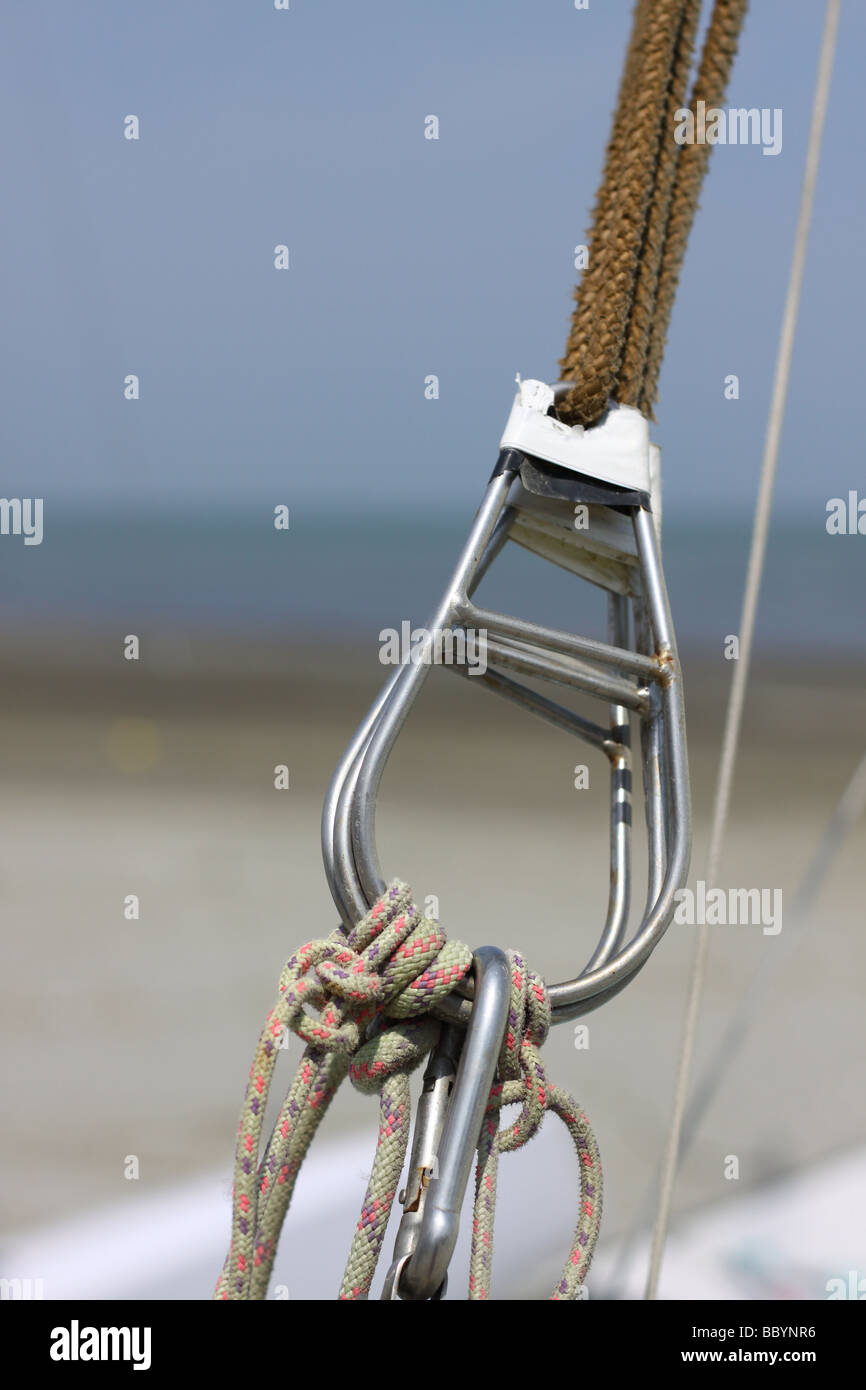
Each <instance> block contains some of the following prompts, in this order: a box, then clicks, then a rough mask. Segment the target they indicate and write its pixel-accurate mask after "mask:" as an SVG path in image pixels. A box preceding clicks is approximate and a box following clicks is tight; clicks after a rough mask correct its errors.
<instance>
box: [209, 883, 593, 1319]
mask: <svg viewBox="0 0 866 1390" xmlns="http://www.w3.org/2000/svg"><path fill="white" fill-rule="evenodd" d="M471 963H472V953H471V952H470V950H469V948H468V947H467V946H464V945H462V944H461V943H460V942H447V941H446V939H445V935H444V933H443V932H442V930H441V928H440V927H439V925H438V923H435V922H431V921H429V920H428V919H427V918H424V917H422V915H421V914H420V913H419V911H418V909H417V908H416V907H415V904H414V903H413V902H412V897H411V893H410V891H409V889H408V888H407V887H406V885H405V884H403V883H400V882H399V881H396V880H395V882H393V883H391V884H390V885H389V886H388V888H387V889H386V890H385V892H384V893H383V895H382V897H381V898H380V899H379V901H378V902H377V903H376V904H375V905H374V907H373V908H372V909H371V910H370V912H369V913H368V914H367V916H366V917H365V918H363V920H362V921H361V922H359V923H358V925H357V926H356V927H355V928H354V930H353V931H352V932H351V933H350V935H349V937H348V939H347V938H346V937H345V936H344V935H343V934H342V932H337V933H335V934H334V935H333V936H331V937H329V938H327V939H323V940H318V941H311V942H308V943H307V944H306V945H304V946H302V947H301V949H300V950H299V951H298V952H296V953H295V955H293V956H292V957H291V958H290V960H289V961H288V962H287V964H286V966H285V968H284V970H283V973H282V975H281V977H280V997H279V999H278V1000H277V1003H276V1005H275V1006H274V1008H273V1009H272V1010H271V1012H270V1014H269V1015H268V1018H267V1020H266V1022H265V1027H264V1029H263V1032H262V1034H261V1037H260V1039H259V1043H258V1046H257V1048H256V1052H255V1055H254V1057H253V1064H252V1067H251V1069H250V1075H249V1082H248V1085H247V1092H246V1096H245V1099H244V1105H243V1109H242V1111H241V1119H240V1125H239V1128H238V1143H237V1149H236V1154H235V1181H234V1189H233V1197H232V1238H231V1246H230V1249H229V1253H228V1255H227V1257H226V1261H225V1264H224V1266H223V1270H222V1273H221V1275H220V1278H219V1280H218V1283H217V1287H216V1292H215V1297H217V1298H219V1299H262V1298H264V1297H266V1294H267V1286H268V1281H269V1278H270V1273H271V1270H272V1268H273V1261H274V1257H275V1255H276V1249H277V1242H278V1240H279V1235H280V1231H281V1228H282V1225H283V1221H284V1219H285V1215H286V1212H287V1210H288V1207H289V1203H290V1201H291V1196H292V1193H293V1190H294V1185H295V1182H296V1180H297V1176H298V1172H299V1170H300V1167H301V1164H302V1162H303V1159H304V1157H305V1156H306V1153H307V1151H308V1149H309V1146H310V1143H311V1142H312V1139H313V1136H314V1135H315V1132H316V1130H317V1128H318V1126H319V1124H320V1123H321V1120H322V1118H323V1116H324V1114H325V1111H326V1110H327V1107H328V1105H329V1104H330V1101H331V1099H332V1098H333V1095H334V1093H335V1091H336V1089H337V1087H338V1086H339V1084H340V1082H341V1081H342V1080H343V1079H344V1077H345V1076H346V1074H347V1073H348V1075H349V1076H350V1078H351V1080H352V1083H353V1085H355V1086H357V1087H358V1088H359V1089H360V1090H362V1091H365V1092H368V1093H370V1092H375V1091H378V1092H379V1137H378V1142H377V1146H376V1154H375V1158H374V1162H373V1168H372V1172H371V1174H370V1180H369V1183H368V1186H367V1191H366V1193H365V1196H364V1201H363V1205H362V1208H361V1215H360V1218H359V1220H358V1223H357V1227H356V1230H355V1234H354V1237H353V1240H352V1245H351V1249H350V1252H349V1258H348V1261H347V1264H346V1271H345V1274H344V1276H343V1282H342V1286H341V1289H340V1298H341V1299H343V1300H350V1301H351V1300H357V1299H364V1298H366V1297H367V1296H368V1293H369V1289H370V1285H371V1283H372V1279H373V1275H374V1273H375V1269H376V1264H377V1261H378V1258H379V1254H380V1251H381V1247H382V1241H383V1239H384V1235H385V1230H386V1227H387V1225H388V1219H389V1217H390V1214H391V1209H392V1206H393V1202H394V1196H395V1193H396V1190H397V1186H398V1183H399V1179H400V1174H401V1172H402V1169H403V1165H404V1162H405V1158H406V1149H407V1145H408V1138H409V1123H410V1118H411V1103H410V1102H411V1097H410V1090H409V1079H408V1078H409V1074H410V1073H411V1072H412V1071H413V1070H414V1069H415V1068H416V1067H417V1066H418V1065H419V1064H420V1063H421V1062H422V1061H423V1059H424V1057H425V1056H426V1055H427V1053H429V1051H430V1050H431V1048H432V1047H433V1046H434V1045H435V1043H436V1041H437V1039H438V1036H439V1028H440V1025H439V1024H438V1023H437V1022H436V1021H435V1020H434V1019H432V1018H431V1017H429V1010H430V1009H431V1008H432V1007H433V1006H435V1004H436V1002H437V1000H439V999H441V998H442V997H444V995H446V994H449V993H450V992H451V991H452V990H453V988H454V986H455V984H456V983H457V982H458V981H459V980H460V979H462V978H463V976H464V975H465V974H466V973H467V972H468V970H469V969H470V967H471ZM509 964H510V968H511V972H512V1000H511V1010H510V1014H509V1023H508V1027H507V1030H506V1037H505V1041H504V1043H503V1048H502V1054H501V1057H500V1073H501V1076H502V1078H503V1081H504V1085H498V1086H496V1087H494V1090H493V1091H492V1092H491V1098H490V1102H489V1107H488V1114H493V1115H495V1114H496V1113H498V1110H499V1108H500V1107H501V1106H502V1105H504V1104H510V1103H512V1102H517V1101H519V1102H521V1103H522V1110H521V1117H520V1119H519V1120H518V1122H517V1124H516V1126H512V1128H511V1129H510V1130H509V1131H507V1132H505V1133H504V1134H503V1135H497V1133H496V1125H495V1122H493V1125H492V1129H490V1128H489V1124H488V1128H487V1131H486V1134H485V1137H484V1138H483V1140H482V1146H481V1149H480V1158H479V1177H478V1184H477V1195H476V1210H475V1226H474V1234H473V1257H472V1258H473V1270H474V1271H475V1272H474V1274H473V1283H472V1284H471V1285H470V1288H471V1292H470V1297H472V1298H483V1297H487V1290H488V1288H489V1256H490V1254H492V1230H493V1226H492V1223H493V1205H494V1203H495V1175H496V1163H497V1161H498V1154H499V1151H500V1149H509V1148H516V1147H519V1146H520V1145H521V1144H523V1143H526V1142H527V1141H528V1139H530V1138H531V1137H532V1136H533V1135H534V1134H535V1133H536V1131H537V1129H538V1126H539V1124H540V1122H541V1119H542V1118H543V1115H544V1113H545V1111H546V1110H548V1109H550V1110H553V1111H554V1112H555V1113H556V1114H558V1115H559V1116H560V1117H561V1118H562V1119H563V1120H564V1122H565V1123H566V1125H567V1126H568V1128H569V1131H570V1132H571V1135H572V1139H573V1141H574V1143H575V1147H576V1149H577V1152H578V1156H579V1158H580V1162H581V1169H580V1184H581V1209H580V1212H579V1215H578V1222H577V1227H576V1230H575V1236H574V1240H573V1242H572V1249H571V1252H570V1255H569V1259H568V1263H567V1265H566V1269H565V1272H564V1274H563V1277H562V1279H561V1280H560V1281H559V1283H558V1284H557V1288H556V1289H555V1290H554V1293H553V1295H552V1297H554V1298H576V1297H577V1296H578V1294H579V1292H580V1289H581V1287H582V1281H583V1279H584V1276H585V1274H586V1271H587V1269H588V1268H589V1263H590V1260H591V1258H592V1253H593V1249H594V1247H595V1242H596V1239H597V1236H598V1227H599V1222H600V1219H601V1165H600V1160H599V1157H598V1149H597V1147H596V1144H595V1140H594V1138H593V1136H592V1131H591V1130H590V1129H589V1125H588V1122H587V1121H586V1117H585V1116H583V1115H582V1114H581V1113H580V1111H579V1108H578V1107H577V1105H576V1103H575V1102H574V1101H573V1100H572V1099H571V1098H570V1097H569V1096H567V1095H566V1094H565V1093H564V1092H562V1091H560V1090H558V1089H557V1088H556V1087H551V1086H549V1085H548V1083H547V1080H546V1076H545V1074H544V1069H543V1066H542V1064H541V1059H540V1056H539V1053H538V1048H539V1047H540V1045H541V1043H542V1042H543V1041H544V1038H545V1037H546V1035H547V1031H548V1029H549V1026H550V1001H549V999H548V996H547V990H546V989H545V987H544V984H543V982H542V981H541V980H540V979H539V978H538V977H537V976H535V975H532V974H531V972H528V971H527V970H526V967H525V965H524V963H523V961H522V959H521V957H519V956H518V955H517V954H516V953H514V952H511V953H509ZM311 1007H312V1008H314V1009H318V1010H319V1014H318V1017H316V1016H315V1015H314V1014H312V1013H310V1012H308V1010H310V1008H311ZM287 1029H291V1030H292V1031H294V1032H295V1033H297V1034H298V1035H299V1036H301V1037H302V1038H303V1039H304V1040H305V1041H306V1042H307V1048H306V1051H305V1052H304V1055H303V1057H302V1059H301V1064H300V1066H299V1068H298V1071H297V1074H296V1076H295V1078H294V1081H293V1083H292V1085H291V1087H290V1089H289V1093H288V1096H287V1097H286V1101H285V1103H284V1105H283V1107H282V1110H281V1112H280V1115H279V1117H278V1119H277V1122H276V1125H275V1127H274V1131H273V1134H272V1135H271V1139H270V1142H269V1143H268V1146H267V1149H266V1150H265V1153H264V1156H263V1158H262V1160H261V1162H260V1163H259V1162H258V1151H259V1146H260V1142H261V1135H262V1127H263V1120H264V1111H265V1106H266V1104H267V1098H268V1093H269V1090H270V1086H271V1082H272V1080H273V1076H274V1071H275V1067H276V1062H277V1057H278V1054H279V1051H280V1048H281V1046H282V1042H283V1039H284V1036H285V1034H286V1030H287ZM484 1250H486V1251H487V1256H486V1263H485V1259H484V1254H483V1252H484ZM479 1260H481V1264H482V1266H483V1269H481V1270H480V1272H479V1269H478V1265H479Z"/></svg>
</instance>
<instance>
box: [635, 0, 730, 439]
mask: <svg viewBox="0 0 866 1390" xmlns="http://www.w3.org/2000/svg"><path fill="white" fill-rule="evenodd" d="M747 8H748V0H716V4H715V6H714V8H713V13H712V18H711V19H710V26H709V29H708V30H707V37H706V41H705V43H704V50H703V54H702V56H701V64H700V68H699V70H698V75H697V78H696V79H695V85H694V90H693V92H692V99H691V102H690V103H689V106H690V109H691V111H692V113H694V112H695V111H696V110H697V103H698V102H699V101H704V102H706V105H707V107H711V106H721V104H722V102H723V101H724V99H725V93H726V92H727V90H728V82H729V80H730V76H731V70H732V69H733V66H734V59H735V57H736V56H737V45H738V42H739V37H740V30H741V29H742V26H743V20H744V19H745V15H746V9H747ZM711 149H712V146H711V145H707V144H701V145H699V144H692V145H683V146H681V147H680V148H679V153H678V156H677V162H676V182H675V184H674V188H673V193H672V196H671V203H670V216H669V219H668V226H667V231H666V234H665V245H664V256H663V259H662V265H661V270H660V274H659V282H658V289H657V292H656V307H655V315H654V318H653V324H652V335H651V339H650V344H649V349H648V352H647V360H646V366H645V370H644V377H643V386H642V389H641V393H640V396H639V397H638V398H637V399H636V400H635V401H634V404H635V405H637V406H638V408H639V409H640V410H642V411H643V413H644V414H645V415H650V414H651V413H652V409H653V406H654V405H655V401H656V395H657V392H658V379H659V372H660V371H661V364H662V357H663V355H664V350H665V344H666V342H667V333H668V326H669V324H670V319H671V313H672V311H673V306H674V296H675V295H676V292H677V285H678V284H679V279H680V271H681V270H682V266H683V261H684V259H685V254H686V247H687V246H688V240H689V233H690V232H691V230H692V223H693V222H694V220H695V213H696V212H697V210H698V198H699V196H700V191H701V185H702V184H703V181H704V175H705V173H706V171H707V165H708V164H709V159H710V150H711Z"/></svg>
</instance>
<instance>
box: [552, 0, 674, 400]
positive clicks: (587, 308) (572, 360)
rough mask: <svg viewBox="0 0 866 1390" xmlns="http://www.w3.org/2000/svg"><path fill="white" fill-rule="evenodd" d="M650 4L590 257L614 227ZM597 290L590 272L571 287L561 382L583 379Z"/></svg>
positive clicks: (644, 2)
mask: <svg viewBox="0 0 866 1390" xmlns="http://www.w3.org/2000/svg"><path fill="white" fill-rule="evenodd" d="M651 5H652V0H637V4H636V5H635V10H634V19H633V21H632V31H631V39H630V40H629V46H628V52H627V53H626V58H625V65H624V67H623V73H622V77H621V79H620V85H619V95H618V97H617V103H616V111H615V113H614V120H613V129H612V130H611V134H610V139H609V141H608V145H607V152H606V155H605V162H604V175H603V177H602V181H601V184H600V186H599V190H598V194H597V196H596V201H595V207H594V209H593V214H592V228H593V231H592V243H593V255H594V254H595V249H596V247H603V246H605V245H606V244H607V240H608V237H609V236H610V234H611V232H612V230H613V227H614V221H615V212H616V195H617V192H618V190H619V186H620V178H621V175H622V167H623V151H624V148H625V143H626V140H627V139H628V138H629V135H630V117H631V111H632V109H633V107H634V104H635V92H636V89H637V81H638V77H639V75H640V63H641V57H642V54H643V40H644V33H645V30H646V21H647V15H648V14H649V11H650V8H651ZM590 264H592V262H590ZM598 290H599V277H598V276H597V275H595V274H594V273H593V274H590V273H587V274H585V275H584V276H582V278H581V280H580V282H579V283H578V285H577V286H576V287H575V290H574V296H573V297H574V299H575V300H578V299H579V302H580V304H581V312H580V314H577V313H576V314H575V315H574V318H573V321H572V328H571V333H570V335H569V339H568V343H567V344H566V349H565V356H564V357H563V359H562V361H561V362H560V375H561V379H562V380H563V381H579V380H580V379H581V378H582V377H583V371H584V364H585V361H586V354H587V351H588V349H589V339H590V328H591V325H592V315H591V305H592V303H593V300H594V299H596V298H597V297H598Z"/></svg>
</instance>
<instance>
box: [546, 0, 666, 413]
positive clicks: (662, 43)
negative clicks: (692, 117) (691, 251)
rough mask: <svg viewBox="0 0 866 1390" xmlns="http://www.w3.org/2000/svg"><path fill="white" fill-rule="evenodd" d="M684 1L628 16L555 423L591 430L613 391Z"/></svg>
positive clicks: (660, 2) (661, 1)
mask: <svg viewBox="0 0 866 1390" xmlns="http://www.w3.org/2000/svg"><path fill="white" fill-rule="evenodd" d="M685 3H686V0H655V3H654V4H652V5H651V6H650V7H649V8H648V9H647V10H646V13H645V14H644V13H643V12H642V11H641V10H639V11H638V12H637V14H636V21H637V22H638V24H639V25H640V26H641V29H642V33H643V38H642V41H641V42H639V45H638V46H639V58H638V59H637V63H636V67H637V72H636V76H635V77H634V79H633V81H632V83H631V89H630V97H631V105H630V107H629V106H628V105H627V107H626V125H625V128H624V130H623V131H622V133H621V135H620V136H619V137H618V140H617V144H618V147H619V162H620V166H621V167H620V174H619V180H618V183H617V186H616V190H615V193H614V195H613V198H614V202H613V206H612V207H611V208H610V212H609V217H606V224H607V226H608V230H607V234H606V235H605V237H604V240H602V239H601V238H600V237H599V235H598V231H597V230H596V228H593V231H592V233H591V236H590V257H589V266H588V268H587V271H586V274H585V275H584V277H583V279H582V281H581V290H582V289H583V284H584V283H585V282H588V284H589V303H590V306H591V311H589V310H587V311H585V310H584V303H585V299H584V296H583V294H582V293H581V292H579V293H578V303H577V308H576V310H575V319H580V318H582V317H583V316H584V313H586V319H587V322H586V324H585V325H584V326H583V328H582V330H581V331H582V332H583V333H584V334H586V336H587V337H588V343H587V347H586V351H585V352H584V353H583V354H582V357H583V362H582V367H583V370H582V372H581V375H580V377H579V379H578V384H577V386H576V387H575V388H574V389H573V390H572V391H571V392H570V393H569V394H568V396H567V397H566V398H565V400H564V401H563V402H562V403H561V407H560V418H562V419H568V420H571V421H574V422H579V423H581V424H587V425H588V424H592V423H593V422H594V421H595V420H597V419H598V418H599V417H600V416H601V415H602V413H603V412H604V410H605V408H606V406H607V403H608V400H609V399H610V397H611V396H612V394H613V392H614V390H615V388H616V385H617V381H618V377H619V370H620V366H621V363H622V356H623V351H624V349H625V337H626V331H627V327H628V320H629V316H630V314H631V308H632V302H633V300H634V291H635V285H636V282H637V273H638V266H639V264H640V253H641V248H642V245H643V238H644V230H645V227H646V221H647V216H648V214H649V208H650V202H651V199H652V194H653V188H654V185H655V181H656V168H657V164H658V158H659V149H660V146H661V140H662V128H663V124H664V119H665V114H666V111H667V89H668V83H669V80H670V71H671V66H672V63H673V58H674V49H675V46H676V40H677V35H678V34H679V30H680V25H681V22H682V17H683V11H684V9H685ZM566 355H567V356H568V353H566Z"/></svg>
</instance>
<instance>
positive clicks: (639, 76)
mask: <svg viewBox="0 0 866 1390" xmlns="http://www.w3.org/2000/svg"><path fill="white" fill-rule="evenodd" d="M746 6H747V0H716V4H715V7H714V10H713V14H712V18H711V21H710V25H709V28H708V31H707V37H706V41H705V44H704V50H703V55H702V58H701V65H700V69H699V73H698V77H697V79H696V81H695V86H694V90H693V93H692V99H691V107H692V109H693V110H694V109H695V107H696V103H697V101H698V100H705V101H706V102H707V104H708V105H719V104H720V103H721V102H722V101H723V99H724V95H725V91H726V89H727V83H728V79H729V76H730V72H731V68H732V65H733V60H734V56H735V54H736V49H737V41H738V37H739V32H740V28H741V26H742V21H743V18H744V15H745V11H746ZM699 13H700V3H699V0H679V2H677V0H650V3H645V0H639V3H638V4H637V6H636V8H635V13H634V20H633V28H632V36H631V40H630V44H629V50H628V54H627V57H626V64H625V69H624V72H623V78H622V82H621V85H620V92H619V99H618V103H617V108H616V112H615V116H614V123H613V132H612V135H611V139H610V141H609V143H608V147H607V155H606V160H605V169H604V175H603V178H602V185H601V188H600V190H599V194H598V197H597V199H596V205H595V210H594V214H593V221H592V226H591V230H590V236H589V265H588V267H587V269H586V271H585V272H584V274H583V276H582V278H581V281H580V283H579V285H578V286H577V289H576V291H575V299H576V307H575V310H574V313H573V315H572V322H571V329H570V332H569V336H568V341H567V343H566V348H565V353H564V355H563V357H562V359H561V360H560V364H559V366H560V376H561V378H562V379H563V380H571V381H574V382H575V385H574V387H573V388H572V390H571V391H569V392H568V393H567V394H566V395H564V396H563V397H562V398H561V400H560V402H559V405H558V414H559V417H560V419H562V420H564V421H566V422H567V423H569V424H583V425H587V426H589V425H593V424H595V423H597V422H598V420H599V419H600V418H601V416H602V415H603V414H604V411H605V410H606V409H607V406H608V403H609V402H610V401H611V400H615V401H619V402H621V403H622V404H625V405H635V406H637V407H638V408H639V409H641V410H642V411H643V412H644V414H647V415H651V413H652V407H653V405H654V402H655V396H656V391H657V385H658V374H659V370H660V366H661V358H662V354H663V351H664V345H665V340H666V336H667V329H668V323H669V321H670V315H671V311H672V308H673V300H674V295H675V292H676V286H677V283H678V280H679V274H680V269H681V266H682V262H683V258H684V255H685V250H686V245H687V242H688V235H689V231H690V230H691V226H692V222H693V221H694V215H695V211H696V208H697V201H698V195H699V192H700V187H701V183H702V181H703V177H704V174H705V172H706V167H707V163H708V160H709V150H710V147H709V146H708V145H706V144H700V145H698V144H692V145H684V146H682V147H680V146H678V145H677V144H676V142H675V140H674V113H675V112H676V110H677V109H679V108H681V107H682V106H684V104H685V96H686V83H687V80H688V71H689V64H690V61H691V56H692V51H693V48H694V42H695V35H696V30H697V24H698V18H699Z"/></svg>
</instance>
